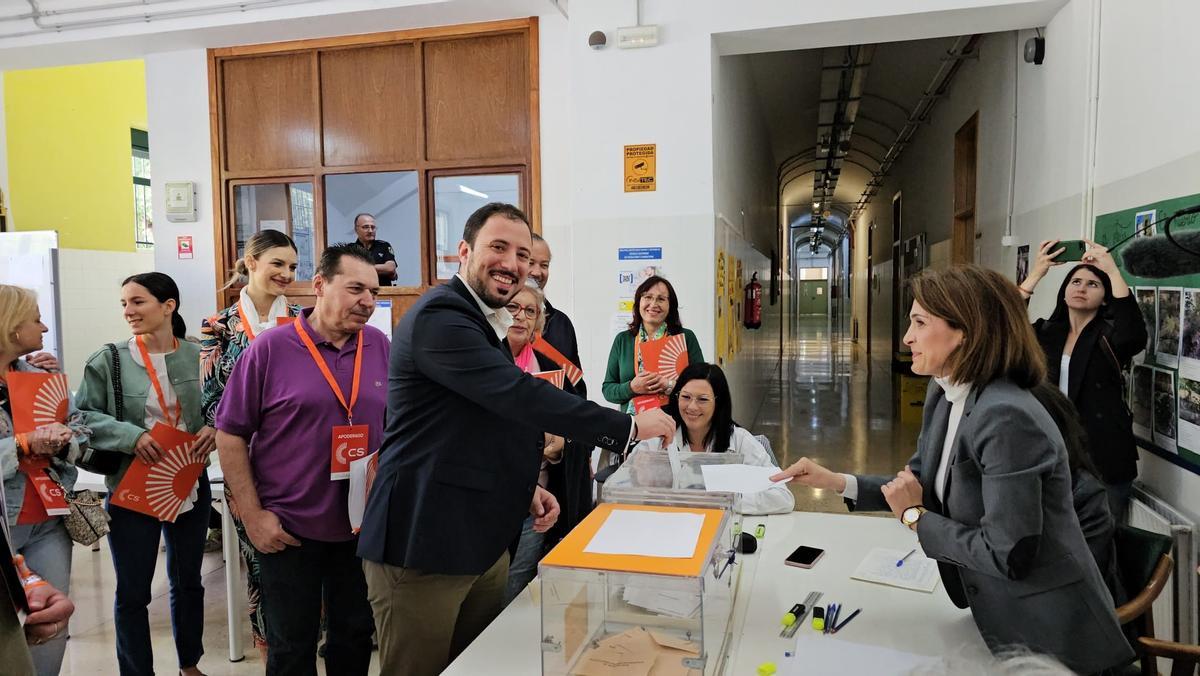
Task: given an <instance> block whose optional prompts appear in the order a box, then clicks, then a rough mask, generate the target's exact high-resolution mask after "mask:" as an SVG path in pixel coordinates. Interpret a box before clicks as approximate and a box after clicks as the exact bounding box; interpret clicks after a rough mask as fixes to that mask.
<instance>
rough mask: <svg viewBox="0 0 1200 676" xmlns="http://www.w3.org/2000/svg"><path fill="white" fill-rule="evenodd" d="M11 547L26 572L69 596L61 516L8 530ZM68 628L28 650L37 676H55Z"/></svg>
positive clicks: (67, 544) (67, 546)
mask: <svg viewBox="0 0 1200 676" xmlns="http://www.w3.org/2000/svg"><path fill="white" fill-rule="evenodd" d="M10 532H11V534H12V543H11V544H12V547H13V550H15V551H16V553H18V554H21V555H22V556H24V557H25V562H26V563H28V564H29V569H30V570H32V571H33V572H35V573H37V574H38V575H41V576H42V578H43V579H44V580H46V581H47V582H49V583H50V585H51V586H52V587H54V588H55V589H58V590H59V591H61V592H62V593H64V594H67V595H70V593H71V536H70V535H68V534H67V527H66V526H64V525H63V520H62V517H61V516H55V517H51V518H50V519H49V520H48V521H43V522H41V523H36V524H30V525H27V526H13V527H12V528H11V531H10ZM67 633H68V632H67V628H66V627H62V631H61V632H60V633H59V635H58V636H57V637H55V638H53V639H51V640H49V641H46V642H45V643H43V644H41V645H35V646H29V653H30V654H31V655H32V656H33V666H34V669H36V670H37V673H38V676H56V675H57V674H58V672H59V669H61V668H62V662H63V653H64V652H66V650H67Z"/></svg>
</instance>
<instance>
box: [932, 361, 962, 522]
mask: <svg viewBox="0 0 1200 676" xmlns="http://www.w3.org/2000/svg"><path fill="white" fill-rule="evenodd" d="M934 381H936V382H937V384H938V385H939V386H941V388H942V391H943V392H945V393H946V401H948V402H950V420H949V421H948V422H947V424H946V441H945V442H943V443H942V457H941V460H939V461H938V468H937V474H936V475H934V480H933V493H934V495H936V496H937V499H938V501H939V502H940V501H943V500H945V493H946V475H947V474H949V473H950V459H951V458H952V457H953V456H954V451H953V449H954V437H956V436H958V423H959V421H961V420H962V412H963V402H965V401H966V400H967V395H969V394H970V393H971V383H953V382H950V378H948V377H937V378H934Z"/></svg>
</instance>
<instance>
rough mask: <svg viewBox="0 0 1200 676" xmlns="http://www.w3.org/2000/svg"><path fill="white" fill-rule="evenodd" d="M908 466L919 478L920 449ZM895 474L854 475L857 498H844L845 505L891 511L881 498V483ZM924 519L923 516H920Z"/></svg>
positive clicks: (852, 508) (885, 501) (851, 509)
mask: <svg viewBox="0 0 1200 676" xmlns="http://www.w3.org/2000/svg"><path fill="white" fill-rule="evenodd" d="M908 468H909V469H910V470H912V473H913V474H915V475H916V476H917V479H920V478H921V453H920V451H918V452H916V453H914V454H913V457H912V458H910V459H909V461H908ZM895 478H896V475H895V474H890V475H882V474H880V475H858V474H855V475H854V479H855V480H856V481H857V482H858V499H857V500H846V506H847V507H848V508H850V511H852V512H853V511H856V510H863V511H867V512H879V511H891V509H892V508H891V507H889V506H888V503H887V500H885V499H883V485H884V484H886V483H887V482H889V481H891V480H892V479H895ZM921 518H922V519H924V518H925V517H921Z"/></svg>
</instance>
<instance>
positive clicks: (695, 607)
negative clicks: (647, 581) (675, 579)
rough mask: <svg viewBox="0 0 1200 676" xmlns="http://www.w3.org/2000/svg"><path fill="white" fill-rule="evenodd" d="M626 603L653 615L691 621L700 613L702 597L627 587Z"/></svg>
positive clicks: (685, 593)
mask: <svg viewBox="0 0 1200 676" xmlns="http://www.w3.org/2000/svg"><path fill="white" fill-rule="evenodd" d="M622 598H624V599H625V602H626V603H628V604H631V605H635V606H637V607H639V608H645V609H646V610H649V611H650V612H652V613H658V614H659V615H669V616H670V617H678V618H682V619H689V618H692V617H695V616H696V613H697V612H699V611H700V597H699V596H697V595H696V594H691V593H688V592H669V591H661V590H658V589H648V588H646V587H625V593H624V595H623V596H622Z"/></svg>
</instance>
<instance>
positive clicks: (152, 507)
mask: <svg viewBox="0 0 1200 676" xmlns="http://www.w3.org/2000/svg"><path fill="white" fill-rule="evenodd" d="M150 436H151V437H153V438H154V440H155V441H157V442H158V444H159V445H160V446H162V447H163V448H164V449H166V450H164V451H163V454H162V459H160V460H159V461H158V462H156V463H154V464H153V465H147V464H146V463H144V462H142V460H141V459H140V458H135V459H134V461H133V462H132V463H131V464H130V465H129V470H128V471H127V472H125V476H124V477H122V478H121V483H119V484H117V489H116V490H115V491H113V497H112V504H114V505H117V506H119V507H124V508H125V509H131V510H133V511H135V512H141V513H142V514H147V515H149V516H153V517H155V518H157V519H158V520H159V521H171V522H174V521H175V519H176V518H177V517H178V516H179V515H180V513H182V512H185V511H187V510H189V509H191V508H192V503H194V502H195V501H196V480H197V479H199V478H200V474H201V473H202V472H203V471H204V462H203V461H200V460H196V459H195V458H194V457H193V456H192V446H194V445H195V444H196V437H195V436H193V435H191V434H188V433H187V432H183V431H181V430H177V429H175V428H174V427H168V426H166V425H164V424H162V423H158V424H156V425H155V426H154V429H152V430H150Z"/></svg>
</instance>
